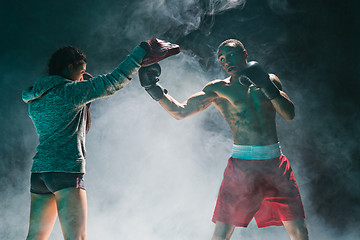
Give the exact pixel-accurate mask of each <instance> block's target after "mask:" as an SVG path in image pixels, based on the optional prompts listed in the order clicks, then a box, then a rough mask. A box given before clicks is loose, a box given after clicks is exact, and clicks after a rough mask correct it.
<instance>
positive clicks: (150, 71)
mask: <svg viewBox="0 0 360 240" xmlns="http://www.w3.org/2000/svg"><path fill="white" fill-rule="evenodd" d="M160 74H161V67H160V65H159V64H158V63H155V64H152V65H150V66H148V67H142V68H140V70H139V79H140V84H141V86H142V87H144V88H145V90H146V91H147V92H148V93H149V95H150V96H151V97H152V98H153V99H154V100H156V101H159V100H160V99H161V98H162V97H163V96H164V92H165V93H166V89H163V88H162V87H161V86H160V85H159V84H158V83H157V82H158V81H159V78H158V77H159V76H160Z"/></svg>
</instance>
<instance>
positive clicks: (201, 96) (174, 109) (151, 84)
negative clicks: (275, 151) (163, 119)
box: [139, 63, 218, 120]
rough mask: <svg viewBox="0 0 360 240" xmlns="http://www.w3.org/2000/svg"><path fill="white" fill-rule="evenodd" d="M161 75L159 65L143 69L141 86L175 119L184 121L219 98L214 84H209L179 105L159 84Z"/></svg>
mask: <svg viewBox="0 0 360 240" xmlns="http://www.w3.org/2000/svg"><path fill="white" fill-rule="evenodd" d="M160 74H161V67H160V65H159V64H157V63H156V64H153V65H151V66H148V67H143V68H141V69H140V71H139V79H140V84H141V86H142V87H144V88H145V90H146V91H147V92H148V93H149V95H150V96H151V97H152V98H153V99H154V100H156V101H159V103H160V104H161V106H163V107H164V108H165V110H166V111H168V113H170V115H171V116H173V117H174V118H175V119H178V120H179V119H183V118H185V117H187V116H190V115H192V114H195V113H198V112H201V111H203V110H204V109H206V108H207V107H209V106H210V105H211V103H212V102H213V101H214V100H215V99H216V98H217V97H218V95H217V94H216V93H215V92H214V91H213V90H212V89H213V84H212V83H209V84H207V85H206V86H205V87H204V89H203V90H202V91H200V92H198V93H196V94H194V95H192V96H191V97H190V98H189V99H188V100H186V101H185V102H183V103H179V102H178V101H177V100H175V99H174V98H173V97H171V96H170V95H169V94H167V91H166V90H165V89H164V88H163V87H161V85H160V84H158V83H157V82H158V81H159V79H158V77H159V76H160Z"/></svg>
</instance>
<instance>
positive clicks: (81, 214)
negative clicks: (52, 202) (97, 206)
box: [55, 188, 87, 239]
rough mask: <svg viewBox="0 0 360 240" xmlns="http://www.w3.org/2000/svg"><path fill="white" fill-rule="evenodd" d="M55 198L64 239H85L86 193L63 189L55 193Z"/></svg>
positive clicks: (74, 189)
mask: <svg viewBox="0 0 360 240" xmlns="http://www.w3.org/2000/svg"><path fill="white" fill-rule="evenodd" d="M55 198H56V203H57V209H58V214H59V220H60V224H61V228H62V231H63V234H64V237H65V239H86V217H87V201H86V191H85V190H84V189H79V188H65V189H62V190H59V191H57V192H55Z"/></svg>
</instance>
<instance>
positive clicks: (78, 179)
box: [30, 172, 85, 194]
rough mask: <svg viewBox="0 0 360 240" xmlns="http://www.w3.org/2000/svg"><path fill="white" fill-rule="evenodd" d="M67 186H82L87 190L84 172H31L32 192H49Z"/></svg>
mask: <svg viewBox="0 0 360 240" xmlns="http://www.w3.org/2000/svg"><path fill="white" fill-rule="evenodd" d="M65 188H81V189H84V190H85V182H84V173H64V172H44V173H31V187H30V192H32V193H36V194H48V193H54V192H56V191H59V190H62V189H65Z"/></svg>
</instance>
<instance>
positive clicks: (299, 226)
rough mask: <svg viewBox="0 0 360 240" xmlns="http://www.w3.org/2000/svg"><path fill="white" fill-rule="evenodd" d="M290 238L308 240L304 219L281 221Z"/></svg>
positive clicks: (292, 239)
mask: <svg viewBox="0 0 360 240" xmlns="http://www.w3.org/2000/svg"><path fill="white" fill-rule="evenodd" d="M283 224H284V226H285V229H286V231H287V232H288V233H289V236H290V239H291V240H308V239H309V236H308V231H307V228H306V224H305V221H304V219H298V220H293V221H283Z"/></svg>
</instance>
